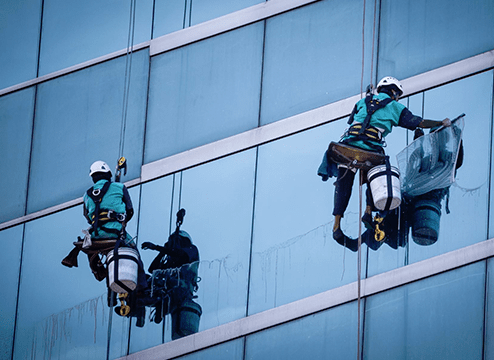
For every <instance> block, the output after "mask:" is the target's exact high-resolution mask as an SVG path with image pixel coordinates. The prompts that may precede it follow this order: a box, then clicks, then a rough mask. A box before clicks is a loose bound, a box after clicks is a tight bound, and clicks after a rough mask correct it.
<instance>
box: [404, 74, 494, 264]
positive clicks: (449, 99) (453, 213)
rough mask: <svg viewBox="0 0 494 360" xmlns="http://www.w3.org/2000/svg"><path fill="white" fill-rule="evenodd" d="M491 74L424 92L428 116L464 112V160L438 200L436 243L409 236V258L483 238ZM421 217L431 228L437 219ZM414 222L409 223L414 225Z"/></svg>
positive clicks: (485, 229)
mask: <svg viewBox="0 0 494 360" xmlns="http://www.w3.org/2000/svg"><path fill="white" fill-rule="evenodd" d="M492 77H493V73H492V72H491V71H489V72H486V73H482V74H479V75H476V76H472V77H469V78H466V79H463V80H460V81H456V82H454V83H451V84H449V85H445V86H442V87H439V88H436V89H434V90H430V91H427V92H426V93H425V94H424V97H425V102H424V115H425V117H426V118H427V119H443V118H445V117H449V118H450V119H453V118H454V117H456V116H457V115H460V114H461V113H465V114H466V117H465V127H464V131H463V148H464V157H463V164H462V165H461V167H460V168H459V169H458V170H457V175H456V182H455V183H453V184H452V185H451V187H450V190H449V203H448V202H447V197H446V198H445V199H444V200H443V201H442V202H441V205H442V206H441V216H440V223H439V227H438V228H437V230H438V231H439V237H438V239H437V242H435V243H434V244H432V245H429V246H424V245H423V243H422V242H421V241H418V239H416V238H415V237H414V236H413V234H412V236H411V239H410V240H411V241H410V261H411V262H415V261H419V260H422V259H424V258H428V257H432V256H435V255H438V254H441V253H445V252H448V251H451V250H455V249H459V248H461V247H464V246H467V245H471V244H473V243H476V242H479V241H482V240H485V239H486V238H487V222H488V201H489V200H488V199H489V195H488V194H489V192H488V191H489V157H488V156H486V154H489V153H490V143H491V123H492V108H491V107H492V89H493V82H492ZM447 205H449V210H450V213H449V214H448V213H447ZM413 216H415V215H413ZM424 220H425V221H426V223H425V224H424V226H427V227H430V228H435V226H436V223H437V222H436V221H433V220H435V218H434V217H432V216H431V217H426V218H425V219H424ZM436 220H437V219H436ZM429 221H430V223H429ZM417 224H418V223H416V224H412V225H414V226H417V227H418V225H417ZM412 229H413V227H412Z"/></svg>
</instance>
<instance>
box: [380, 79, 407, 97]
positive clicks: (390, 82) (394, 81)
mask: <svg viewBox="0 0 494 360" xmlns="http://www.w3.org/2000/svg"><path fill="white" fill-rule="evenodd" d="M392 85H394V86H396V88H397V89H398V91H399V92H400V94H399V96H401V95H403V85H401V82H399V80H398V79H396V78H394V77H392V76H385V77H383V78H382V79H381V81H379V84H377V89H376V90H377V91H378V92H379V89H380V88H382V87H385V86H392Z"/></svg>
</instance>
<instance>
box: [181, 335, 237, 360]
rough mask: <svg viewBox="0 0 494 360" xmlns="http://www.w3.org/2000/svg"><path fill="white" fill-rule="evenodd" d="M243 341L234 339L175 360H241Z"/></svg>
mask: <svg viewBox="0 0 494 360" xmlns="http://www.w3.org/2000/svg"><path fill="white" fill-rule="evenodd" d="M243 359H244V339H243V338H241V339H236V340H233V341H229V342H226V343H223V344H220V345H216V346H213V347H210V348H207V349H204V350H201V351H197V352H195V353H193V354H189V355H184V356H180V357H177V358H176V360H243Z"/></svg>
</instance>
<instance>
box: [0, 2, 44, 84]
mask: <svg viewBox="0 0 494 360" xmlns="http://www.w3.org/2000/svg"><path fill="white" fill-rule="evenodd" d="M41 2H42V1H41V0H37V1H33V0H19V1H2V2H0V34H2V36H1V37H0V48H1V49H3V51H1V52H0V89H3V88H6V87H9V86H12V85H15V84H18V83H21V82H23V81H26V80H30V79H34V78H35V77H36V70H37V62H38V45H39V24H40V19H41Z"/></svg>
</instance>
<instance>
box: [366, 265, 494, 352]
mask: <svg viewBox="0 0 494 360" xmlns="http://www.w3.org/2000/svg"><path fill="white" fill-rule="evenodd" d="M484 287H485V262H481V263H477V264H473V265H470V266H466V267H463V268H460V269H458V270H454V271H450V272H447V273H445V274H441V275H438V276H435V277H432V278H428V279H425V280H422V281H418V282H416V283H413V284H410V285H406V286H402V287H400V288H398V289H395V290H390V291H387V292H384V293H382V294H379V295H375V296H371V297H370V298H368V299H367V303H366V312H365V333H364V355H365V358H366V359H369V360H372V359H379V360H382V359H390V360H391V359H392V360H399V359H481V358H482V340H483V339H482V338H483V320H484Z"/></svg>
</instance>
